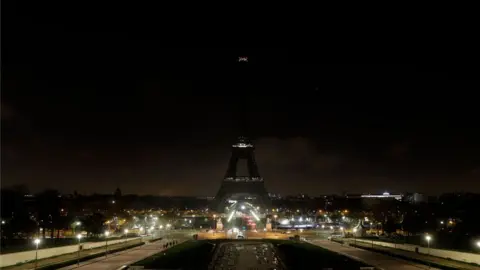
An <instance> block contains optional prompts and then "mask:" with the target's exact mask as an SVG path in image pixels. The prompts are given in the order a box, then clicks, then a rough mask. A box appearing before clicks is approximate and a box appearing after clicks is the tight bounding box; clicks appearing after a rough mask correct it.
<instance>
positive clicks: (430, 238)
mask: <svg viewBox="0 0 480 270" xmlns="http://www.w3.org/2000/svg"><path fill="white" fill-rule="evenodd" d="M425 240H427V246H428V255H430V240H432V237H431V236H430V235H427V236H425Z"/></svg>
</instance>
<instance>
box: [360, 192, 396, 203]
mask: <svg viewBox="0 0 480 270" xmlns="http://www.w3.org/2000/svg"><path fill="white" fill-rule="evenodd" d="M360 197H361V198H362V199H369V198H371V199H395V200H397V201H401V200H402V199H403V195H401V194H398V195H394V194H390V193H388V192H384V193H383V194H381V195H375V194H368V195H365V194H364V195H361V196H360Z"/></svg>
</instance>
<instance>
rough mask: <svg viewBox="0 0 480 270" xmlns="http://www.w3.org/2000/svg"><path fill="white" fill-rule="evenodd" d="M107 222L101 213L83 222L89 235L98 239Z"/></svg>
mask: <svg viewBox="0 0 480 270" xmlns="http://www.w3.org/2000/svg"><path fill="white" fill-rule="evenodd" d="M105 221H106V218H105V217H104V216H103V215H102V214H100V213H95V214H93V215H91V216H89V217H87V218H86V219H85V221H84V222H83V224H84V229H85V230H86V231H87V233H88V236H95V237H96V236H99V235H100V234H102V233H103V231H104V229H105V226H104V224H105Z"/></svg>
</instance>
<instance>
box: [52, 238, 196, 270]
mask: <svg viewBox="0 0 480 270" xmlns="http://www.w3.org/2000/svg"><path fill="white" fill-rule="evenodd" d="M190 234H191V233H178V232H176V233H175V234H174V235H175V237H171V238H169V239H164V240H160V241H157V242H153V243H146V244H145V245H143V246H139V247H136V248H132V249H128V250H125V251H120V252H117V253H115V254H110V255H109V256H108V257H107V258H105V257H103V256H102V257H100V258H95V259H92V260H88V261H84V262H80V266H77V265H76V264H74V265H70V266H67V267H64V268H60V269H64V270H67V269H81V270H86V269H89V270H90V269H91V270H95V269H105V270H109V269H111V270H116V269H119V268H120V267H122V266H124V265H129V264H132V263H134V262H136V261H140V260H143V259H145V258H147V257H149V256H152V255H154V254H156V253H158V252H160V251H162V250H163V244H165V243H167V242H169V241H171V240H173V239H176V240H177V241H178V243H181V242H183V241H185V240H187V239H190V238H191V235H190Z"/></svg>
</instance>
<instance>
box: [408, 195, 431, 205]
mask: <svg viewBox="0 0 480 270" xmlns="http://www.w3.org/2000/svg"><path fill="white" fill-rule="evenodd" d="M403 199H404V201H406V202H408V203H412V204H417V203H423V202H426V201H427V197H426V196H425V195H424V194H422V193H409V194H406V195H405V196H404V198H403Z"/></svg>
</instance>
